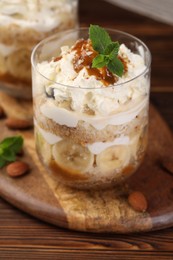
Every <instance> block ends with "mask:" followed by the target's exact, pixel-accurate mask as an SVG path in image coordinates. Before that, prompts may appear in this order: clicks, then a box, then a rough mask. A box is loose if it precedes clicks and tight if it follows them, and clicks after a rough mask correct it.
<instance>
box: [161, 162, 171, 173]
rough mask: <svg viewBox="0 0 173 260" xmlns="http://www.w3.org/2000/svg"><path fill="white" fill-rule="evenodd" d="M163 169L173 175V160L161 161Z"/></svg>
mask: <svg viewBox="0 0 173 260" xmlns="http://www.w3.org/2000/svg"><path fill="white" fill-rule="evenodd" d="M161 164H162V167H163V168H164V169H165V170H167V171H168V172H169V173H171V174H173V159H171V158H163V159H162V161H161Z"/></svg>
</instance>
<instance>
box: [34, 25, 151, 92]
mask: <svg viewBox="0 0 173 260" xmlns="http://www.w3.org/2000/svg"><path fill="white" fill-rule="evenodd" d="M104 29H105V30H107V31H109V32H112V33H119V34H122V35H123V36H127V37H129V38H131V39H133V40H134V41H137V42H139V43H140V44H141V46H143V47H144V48H145V50H146V51H147V54H148V63H147V64H146V68H145V69H144V70H143V71H142V72H140V73H139V74H138V75H137V76H135V77H133V78H131V79H129V80H126V81H124V82H121V83H115V84H114V85H110V86H107V87H106V89H107V88H115V87H119V86H121V87H122V86H123V87H126V85H127V84H128V83H130V82H132V81H134V80H136V79H137V78H140V77H141V76H142V75H144V74H145V73H147V72H148V71H149V70H150V66H151V60H152V56H151V52H150V50H149V48H148V47H147V45H146V44H145V43H144V42H143V41H142V40H140V39H139V38H138V37H136V36H134V35H132V34H130V33H126V32H124V31H121V30H117V29H113V28H108V27H104ZM82 30H88V31H89V27H78V28H76V29H69V30H64V31H61V32H58V33H55V34H53V35H51V36H49V37H46V38H45V39H43V40H41V41H40V42H39V43H38V44H37V45H36V46H35V47H34V49H33V50H32V53H31V65H32V68H33V69H34V70H35V71H36V72H37V73H39V74H40V75H41V76H42V77H43V78H45V79H46V80H47V81H49V82H52V83H53V84H56V85H59V86H62V87H68V88H75V89H76V88H79V89H91V90H92V89H95V90H96V89H100V87H98V88H97V87H96V88H95V87H94V88H87V87H80V86H71V85H66V84H63V83H59V82H57V81H54V80H51V79H49V78H47V77H46V76H45V75H43V74H42V73H41V72H40V71H39V70H38V68H37V64H36V62H35V61H34V57H35V54H36V52H37V50H38V49H39V47H40V46H41V45H44V44H45V43H48V42H49V41H51V40H53V39H56V37H57V36H59V35H61V34H65V36H67V34H70V33H73V32H74V33H75V32H77V31H82Z"/></svg>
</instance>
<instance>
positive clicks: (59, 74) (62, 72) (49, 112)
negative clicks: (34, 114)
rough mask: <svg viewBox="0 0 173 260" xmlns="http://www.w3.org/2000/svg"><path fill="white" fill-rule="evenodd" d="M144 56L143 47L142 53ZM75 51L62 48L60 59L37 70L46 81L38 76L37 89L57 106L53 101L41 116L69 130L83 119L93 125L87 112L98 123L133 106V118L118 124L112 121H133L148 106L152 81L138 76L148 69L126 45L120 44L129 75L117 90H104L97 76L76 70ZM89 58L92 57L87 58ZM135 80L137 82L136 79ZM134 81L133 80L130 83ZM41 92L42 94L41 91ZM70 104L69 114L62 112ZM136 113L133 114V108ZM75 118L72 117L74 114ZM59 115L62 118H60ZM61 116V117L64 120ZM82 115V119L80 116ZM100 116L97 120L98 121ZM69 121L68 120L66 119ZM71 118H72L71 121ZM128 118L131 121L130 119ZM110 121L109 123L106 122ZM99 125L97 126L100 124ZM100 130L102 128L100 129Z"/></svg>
mask: <svg viewBox="0 0 173 260" xmlns="http://www.w3.org/2000/svg"><path fill="white" fill-rule="evenodd" d="M139 53H141V54H142V46H140V52H139ZM75 54H76V51H75V50H73V47H72V48H69V47H68V46H64V47H62V48H61V54H60V55H61V57H62V58H61V59H59V60H57V61H56V60H52V61H51V62H47V61H45V62H43V63H40V64H38V65H37V70H38V71H39V72H40V74H42V75H44V76H45V77H46V78H47V79H50V80H51V81H48V80H46V79H45V78H43V77H42V79H41V77H40V75H38V76H36V79H35V80H36V82H37V84H36V85H37V86H36V88H38V89H40V92H41V91H42V92H47V94H48V95H52V93H53V98H54V99H55V102H56V105H55V102H54V104H51V101H50V102H48V103H47V104H45V105H43V106H42V107H41V111H42V113H43V114H44V115H45V116H47V117H49V118H51V119H53V120H55V121H56V122H57V123H60V124H66V125H68V126H69V127H72V126H76V122H77V121H78V120H80V119H81V118H82V117H83V118H84V120H86V119H87V121H90V122H91V121H92V119H91V117H87V115H86V114H85V111H86V110H87V109H88V110H90V111H92V112H93V114H94V117H93V121H95V120H96V121H99V117H106V116H109V117H110V118H111V116H112V118H113V116H114V115H115V114H117V113H121V112H122V111H126V110H127V109H129V106H131V105H132V110H133V116H131V117H129V114H130V113H129V112H128V113H127V116H126V119H124V117H122V118H123V119H121V116H124V115H122V114H121V115H120V116H119V118H118V121H117V120H115V121H114V120H112V119H111V123H112V122H113V121H114V122H116V124H120V122H121V123H124V122H127V121H128V120H129V121H130V120H132V119H133V118H134V117H135V116H136V115H137V113H139V112H140V111H139V110H140V109H143V108H144V106H145V105H147V99H148V94H149V93H148V92H149V80H148V79H147V78H145V77H144V76H143V75H141V76H140V77H137V76H139V75H140V74H141V73H142V72H144V71H145V69H146V66H145V63H144V58H143V56H142V55H139V54H134V53H132V52H131V51H130V50H129V49H128V48H127V47H126V46H125V45H124V44H121V46H120V49H119V56H120V57H122V58H124V59H126V60H127V61H128V62H127V64H126V65H127V72H126V73H124V74H123V76H122V77H121V78H118V80H117V82H116V83H115V85H114V86H112V87H111V86H108V87H105V85H104V83H103V82H102V81H100V80H97V78H96V77H95V76H94V75H89V74H88V71H87V69H86V68H85V67H84V68H83V69H81V70H80V71H79V72H78V73H77V72H76V70H75V69H74V66H73V60H74V58H75ZM88 55H89V54H88ZM135 77H136V79H134V78H135ZM131 79H133V80H131ZM38 92H39V91H38ZM64 101H65V102H68V103H69V106H70V110H69V111H66V109H63V108H61V105H60V104H61V103H63V102H64ZM135 105H137V107H136V109H135V110H136V112H134V106H135ZM74 111H75V112H76V115H74V116H72V114H73V112H74ZM57 114H59V117H58V118H57V116H56V115H57ZM61 115H62V116H61ZM81 115H82V116H81ZM96 116H98V118H97V117H96ZM63 117H66V118H68V120H66V119H65V118H64V119H62V121H61V119H60V118H63ZM70 117H73V123H71V121H72V120H70ZM127 117H128V118H129V119H127ZM106 121H107V120H106ZM97 125H99V124H98V122H97ZM97 128H100V126H97Z"/></svg>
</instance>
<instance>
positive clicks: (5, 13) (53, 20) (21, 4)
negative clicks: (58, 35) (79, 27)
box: [0, 0, 77, 32]
mask: <svg viewBox="0 0 173 260" xmlns="http://www.w3.org/2000/svg"><path fill="white" fill-rule="evenodd" d="M76 5H77V1H76V2H75V1H67V0H61V1H57V0H26V1H24V0H11V1H10V0H9V1H7V0H1V1H0V10H1V12H0V25H9V24H15V25H18V26H21V27H28V28H33V29H35V30H38V31H43V32H44V31H49V30H52V29H54V28H56V27H57V26H59V25H61V24H62V23H66V21H67V20H68V21H69V19H73V20H74V19H75V15H76V13H75V10H76V8H77V6H76Z"/></svg>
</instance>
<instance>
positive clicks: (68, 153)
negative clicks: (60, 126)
mask: <svg viewBox="0 0 173 260" xmlns="http://www.w3.org/2000/svg"><path fill="white" fill-rule="evenodd" d="M52 154H53V157H54V159H55V162H56V164H57V165H58V167H60V169H62V170H63V173H64V174H65V175H66V177H72V178H73V177H74V178H77V179H81V178H82V179H83V178H86V175H85V174H83V173H86V172H87V171H88V170H89V168H90V167H91V166H92V165H93V162H94V155H93V154H92V153H91V152H90V151H89V150H88V148H86V147H83V146H82V145H80V144H76V143H73V142H72V141H69V140H62V141H60V142H58V143H57V144H55V145H54V146H53V148H52Z"/></svg>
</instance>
